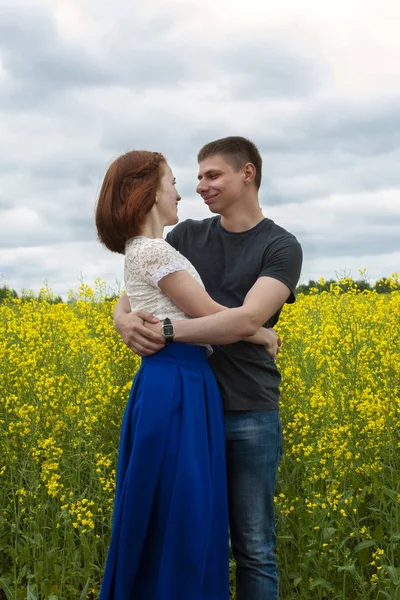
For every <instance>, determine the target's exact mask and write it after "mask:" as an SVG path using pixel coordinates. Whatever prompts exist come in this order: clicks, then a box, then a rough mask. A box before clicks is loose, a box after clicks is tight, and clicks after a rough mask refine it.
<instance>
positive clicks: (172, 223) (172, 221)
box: [167, 215, 179, 226]
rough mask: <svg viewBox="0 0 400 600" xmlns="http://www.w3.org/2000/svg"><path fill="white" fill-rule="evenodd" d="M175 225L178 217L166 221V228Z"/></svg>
mask: <svg viewBox="0 0 400 600" xmlns="http://www.w3.org/2000/svg"><path fill="white" fill-rule="evenodd" d="M177 223H179V217H178V215H176V216H175V217H172V218H171V219H170V220H169V221H168V223H167V225H168V226H171V225H176V224H177Z"/></svg>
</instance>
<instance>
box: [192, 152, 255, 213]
mask: <svg viewBox="0 0 400 600" xmlns="http://www.w3.org/2000/svg"><path fill="white" fill-rule="evenodd" d="M198 180H199V184H198V186H197V188H196V192H197V193H198V194H200V196H201V197H202V198H203V200H204V202H205V204H206V205H207V206H208V208H209V209H210V211H211V212H213V213H219V214H223V213H224V211H225V210H226V209H227V208H229V207H230V206H232V205H233V204H236V202H238V201H239V200H240V198H241V197H242V195H243V191H244V187H245V184H244V177H243V169H239V170H238V171H234V169H233V167H231V165H230V164H229V163H228V162H226V160H225V159H224V158H223V157H222V156H221V155H220V154H216V155H214V156H210V157H208V158H205V159H204V160H202V161H201V162H200V163H199V175H198Z"/></svg>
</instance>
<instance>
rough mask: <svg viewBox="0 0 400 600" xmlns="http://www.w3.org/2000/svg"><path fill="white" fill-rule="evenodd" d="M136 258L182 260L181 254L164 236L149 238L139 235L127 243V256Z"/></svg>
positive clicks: (127, 257) (161, 260)
mask: <svg viewBox="0 0 400 600" xmlns="http://www.w3.org/2000/svg"><path fill="white" fill-rule="evenodd" d="M134 257H135V258H136V259H138V260H141V261H143V260H144V261H146V260H148V261H149V260H150V261H153V260H154V261H157V260H158V261H160V262H163V261H168V262H170V261H171V260H179V261H180V262H181V261H182V259H183V257H182V256H181V254H180V253H179V252H178V251H177V250H175V248H173V246H171V244H169V243H168V242H167V241H166V240H164V239H163V238H148V237H144V236H137V237H134V238H131V239H130V240H128V241H127V242H126V244H125V258H126V259H132V258H134Z"/></svg>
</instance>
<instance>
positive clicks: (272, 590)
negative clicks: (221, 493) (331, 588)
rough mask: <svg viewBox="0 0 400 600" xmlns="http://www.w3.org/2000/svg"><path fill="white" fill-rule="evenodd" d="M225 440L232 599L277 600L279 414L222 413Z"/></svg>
mask: <svg viewBox="0 0 400 600" xmlns="http://www.w3.org/2000/svg"><path fill="white" fill-rule="evenodd" d="M225 435H226V461H227V474H228V501H229V527H230V535H231V545H232V553H233V555H234V557H235V559H236V598H237V600H277V598H278V568H277V564H276V556H275V543H276V534H275V516H274V493H275V485H276V477H277V472H278V465H279V460H280V457H281V453H282V428H281V423H280V418H279V412H278V411H277V410H273V411H266V412H251V411H249V412H247V411H246V412H236V411H232V412H227V413H225Z"/></svg>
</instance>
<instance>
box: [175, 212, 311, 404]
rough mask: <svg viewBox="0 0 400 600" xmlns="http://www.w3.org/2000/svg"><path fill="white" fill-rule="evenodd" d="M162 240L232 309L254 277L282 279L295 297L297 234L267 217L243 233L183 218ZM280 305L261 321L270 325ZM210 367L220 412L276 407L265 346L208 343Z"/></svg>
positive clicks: (216, 220) (217, 221)
mask: <svg viewBox="0 0 400 600" xmlns="http://www.w3.org/2000/svg"><path fill="white" fill-rule="evenodd" d="M166 239H167V242H169V243H170V244H171V246H173V247H174V248H176V249H177V250H179V252H181V253H182V254H183V255H184V256H186V258H188V259H189V260H190V262H191V263H192V264H193V265H194V267H195V268H196V270H197V271H198V273H199V274H200V277H201V278H202V280H203V283H204V285H205V288H206V290H207V292H208V293H209V294H210V296H211V297H212V298H213V299H214V300H215V301H216V302H219V303H220V304H223V305H224V306H228V307H229V308H235V307H238V306H241V305H242V304H243V302H244V299H245V296H246V294H247V292H248V291H249V290H250V288H251V287H252V286H253V285H254V283H255V282H256V281H257V279H258V278H259V277H263V276H268V277H273V278H275V279H278V280H279V281H282V283H284V284H285V285H287V287H288V288H289V289H290V291H291V294H290V297H289V298H288V300H287V302H288V303H292V302H294V301H295V289H296V285H297V282H298V280H299V277H300V270H301V265H302V257H303V255H302V250H301V246H300V244H299V243H298V241H297V240H296V238H295V237H294V236H293V235H292V234H291V233H289V232H287V231H285V229H283V228H282V227H279V226H278V225H276V224H275V223H274V222H273V221H271V220H270V219H263V220H262V221H260V223H258V224H257V225H256V226H255V227H253V228H252V229H250V230H248V231H241V232H239V233H232V232H230V231H227V230H226V229H224V228H223V227H222V225H221V218H220V217H219V216H217V217H211V218H209V219H205V220H204V221H194V220H192V219H188V220H187V221H183V222H182V223H179V225H177V226H176V227H175V228H174V229H173V230H172V231H170V232H169V233H168V235H167V238H166ZM280 312H281V309H280V310H279V311H278V312H277V313H276V314H275V315H274V316H273V317H271V319H270V320H269V321H268V322H267V323H265V324H264V327H274V325H276V323H277V322H278V319H279V314H280ZM213 350H214V354H213V355H212V356H211V357H210V365H211V367H212V369H213V371H214V373H215V376H216V378H217V381H218V384H219V387H220V390H221V394H222V400H223V403H224V410H225V411H230V410H251V411H267V410H274V409H277V408H278V400H279V384H280V380H281V376H280V373H279V371H278V369H277V367H276V364H275V361H274V360H273V359H272V358H271V357H270V355H269V354H268V352H267V351H266V350H265V348H264V346H259V345H256V344H250V343H248V342H236V343H235V344H229V345H221V346H213Z"/></svg>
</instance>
